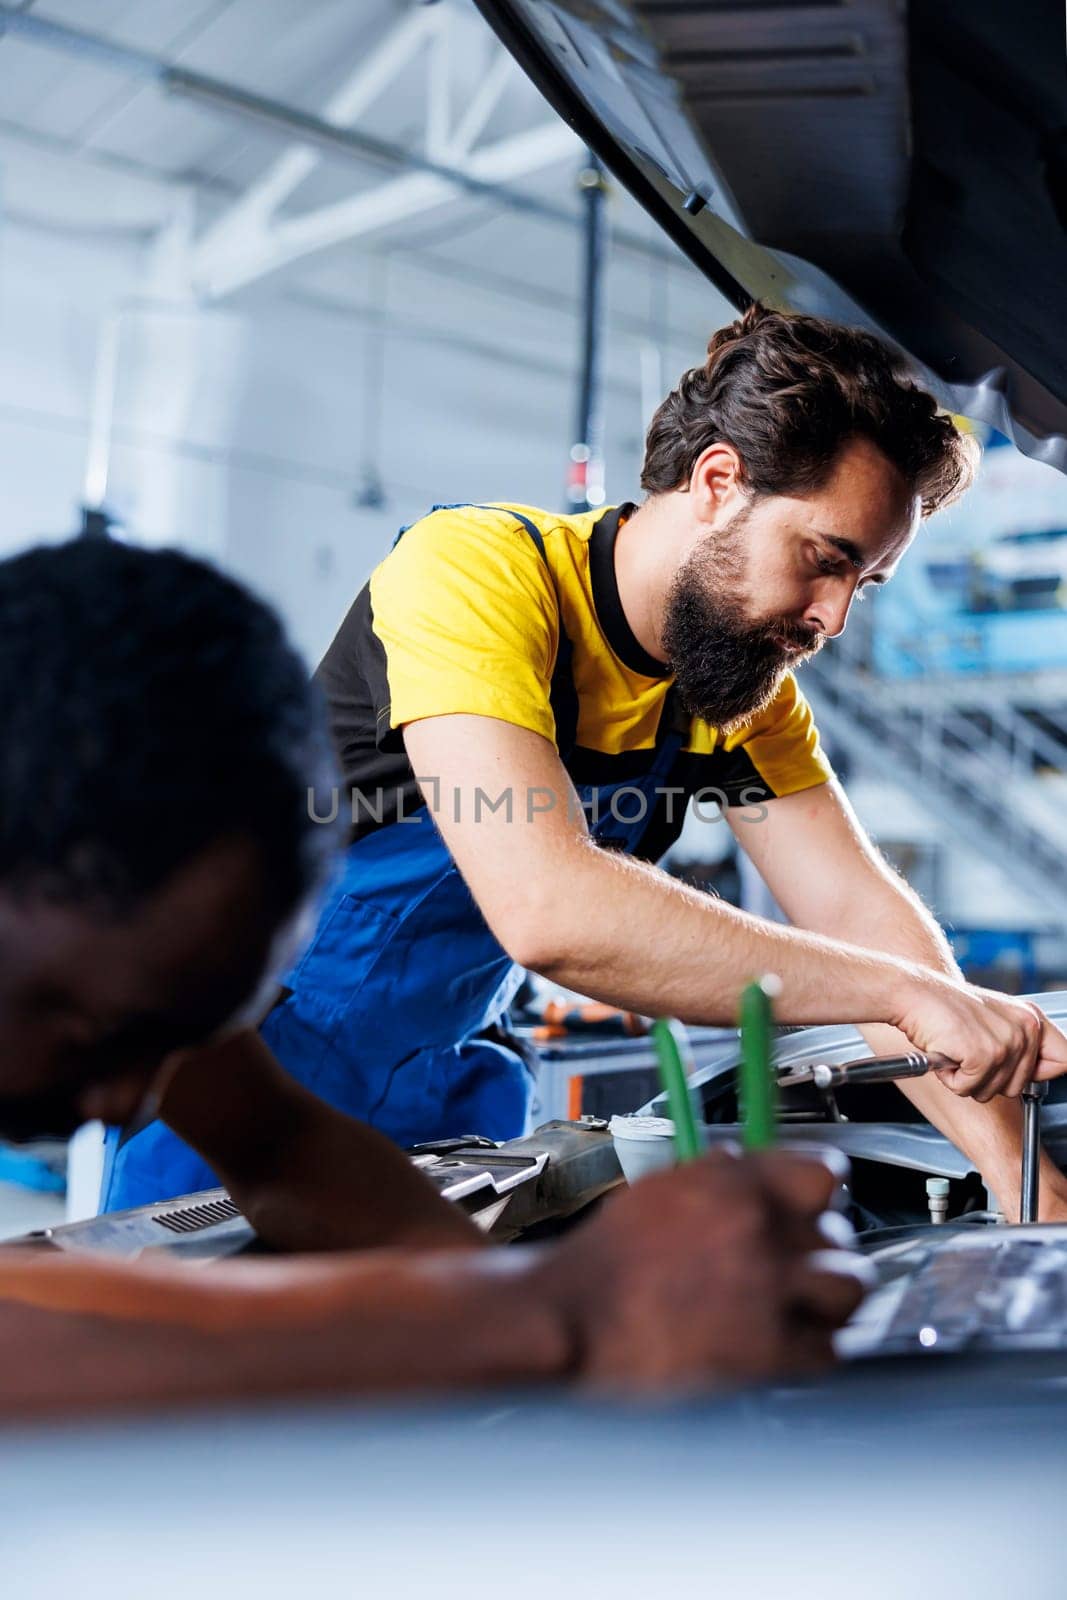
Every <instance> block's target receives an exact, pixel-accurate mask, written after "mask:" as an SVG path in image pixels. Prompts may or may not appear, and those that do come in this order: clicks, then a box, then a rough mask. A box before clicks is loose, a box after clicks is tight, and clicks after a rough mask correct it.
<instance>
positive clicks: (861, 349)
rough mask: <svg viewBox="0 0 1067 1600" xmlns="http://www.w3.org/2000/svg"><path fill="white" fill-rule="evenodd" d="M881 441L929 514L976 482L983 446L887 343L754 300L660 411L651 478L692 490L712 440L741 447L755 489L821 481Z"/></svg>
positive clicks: (646, 485)
mask: <svg viewBox="0 0 1067 1600" xmlns="http://www.w3.org/2000/svg"><path fill="white" fill-rule="evenodd" d="M854 438H865V439H869V440H871V441H872V443H874V444H876V445H877V446H878V448H879V449H880V450H881V451H882V452H883V454H884V455H886V456H887V457H888V459H889V460H890V461H891V462H892V463H893V465H894V466H895V467H897V468H898V470H899V471H900V472H901V473H902V474H903V476H904V478H905V480H906V482H907V483H909V484H910V485H912V487H913V489H914V491H915V493H916V494H917V495H919V497H920V499H921V502H922V514H923V516H924V517H925V516H929V515H930V514H931V513H932V512H934V511H939V510H940V509H941V508H942V507H943V506H947V505H950V504H951V503H952V501H953V500H956V499H958V497H959V496H960V495H961V494H963V493H964V491H965V490H966V489H967V488H969V486H970V484H971V482H972V480H973V478H974V473H975V468H976V465H977V458H978V448H977V444H976V442H975V440H974V439H973V438H972V437H970V436H968V435H965V434H962V433H961V432H960V431H959V429H958V428H957V427H956V425H955V423H954V422H953V420H952V418H951V417H950V416H948V415H947V414H946V413H945V412H943V411H939V410H938V408H937V402H936V401H935V400H934V397H933V395H931V394H929V393H928V392H927V391H926V390H925V389H923V388H922V387H921V386H920V385H919V384H918V383H917V382H916V381H915V376H914V374H912V373H910V372H909V371H908V369H907V368H906V367H905V366H904V364H903V363H902V362H901V360H900V359H899V357H898V356H897V355H896V354H895V352H894V351H893V350H891V349H890V348H889V346H888V345H886V344H884V343H883V342H882V341H881V340H880V339H877V338H875V336H874V335H873V334H870V333H866V332H864V331H863V330H862V329H860V328H846V327H843V326H841V325H840V324H838V323H834V322H827V321H825V320H824V319H823V318H821V317H806V316H795V315H790V314H787V313H785V312H780V311H770V310H768V309H767V308H766V307H765V306H762V305H760V304H759V303H758V302H756V303H755V304H754V305H752V306H750V307H749V309H748V310H747V311H746V312H745V313H744V315H743V316H742V317H740V318H739V320H738V321H737V322H734V323H731V324H730V326H729V327H727V328H721V329H720V330H719V332H718V333H716V334H713V336H712V338H711V342H710V343H709V345H708V359H707V361H706V362H705V363H704V365H703V366H702V367H692V368H691V369H690V370H689V371H688V372H686V373H684V374H683V376H682V378H681V381H680V382H679V384H678V387H677V389H675V390H674V392H673V394H669V395H668V396H667V398H666V400H664V402H663V404H662V405H661V406H660V407H659V409H658V411H657V412H656V414H655V416H654V417H653V418H652V423H651V426H650V427H649V430H648V437H647V440H646V443H645V461H644V466H643V467H642V470H641V486H642V488H643V489H645V490H646V491H647V492H648V493H649V494H664V493H666V492H667V491H669V490H672V489H682V488H684V487H685V486H686V485H687V484H688V482H689V479H690V476H691V474H692V471H693V467H694V466H695V465H696V462H697V460H698V458H699V457H700V455H701V454H702V453H703V452H704V451H705V450H706V449H707V448H708V446H709V445H712V444H716V443H720V442H724V443H727V444H731V445H733V447H734V449H735V450H736V451H737V453H738V455H739V456H740V458H741V463H742V467H743V471H744V477H745V482H746V485H747V487H748V488H750V489H751V490H752V492H753V493H755V494H757V495H763V494H795V493H803V492H805V491H808V490H811V489H817V488H818V487H819V486H820V484H822V483H824V482H825V480H826V478H827V477H828V476H829V473H830V471H831V470H832V467H833V464H834V461H835V459H836V458H837V455H838V452H839V451H840V449H841V447H842V446H843V445H844V444H846V443H847V442H848V441H849V440H850V439H854Z"/></svg>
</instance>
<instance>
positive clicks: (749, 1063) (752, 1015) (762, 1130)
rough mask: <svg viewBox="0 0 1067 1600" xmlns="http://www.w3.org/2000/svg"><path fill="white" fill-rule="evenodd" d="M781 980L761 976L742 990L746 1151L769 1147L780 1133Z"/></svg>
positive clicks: (742, 1113) (741, 1082)
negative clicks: (776, 1057) (777, 1043)
mask: <svg viewBox="0 0 1067 1600" xmlns="http://www.w3.org/2000/svg"><path fill="white" fill-rule="evenodd" d="M777 988H778V985H777V980H775V979H773V978H771V979H768V978H763V979H760V980H759V981H758V982H756V983H749V984H746V985H745V987H744V989H742V991H741V1075H740V1084H739V1088H740V1100H741V1123H742V1129H741V1143H742V1144H743V1145H744V1148H745V1149H746V1150H769V1149H770V1147H771V1146H772V1145H773V1144H774V1141H775V1137H776V1135H777V1132H778V1105H777V1088H778V1086H777V1084H776V1083H775V1079H774V1063H773V1049H774V1018H773V1015H772V1011H771V997H772V995H774V994H775V993H777Z"/></svg>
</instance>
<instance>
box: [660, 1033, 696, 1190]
mask: <svg viewBox="0 0 1067 1600" xmlns="http://www.w3.org/2000/svg"><path fill="white" fill-rule="evenodd" d="M652 1042H653V1044H654V1045H655V1047H656V1059H657V1061H658V1062H659V1079H660V1083H661V1084H662V1085H663V1092H664V1094H665V1095H666V1096H667V1106H668V1109H669V1111H670V1114H671V1121H672V1122H673V1123H674V1150H675V1154H676V1155H677V1157H678V1160H679V1161H695V1160H696V1159H697V1157H698V1156H699V1155H700V1154H701V1153H702V1152H703V1148H704V1146H703V1143H702V1141H701V1137H700V1132H699V1129H698V1128H697V1120H696V1117H695V1116H694V1115H693V1101H692V1098H691V1096H690V1093H689V1079H688V1076H687V1074H686V1070H685V1057H686V1055H688V1053H689V1046H688V1041H687V1039H686V1036H685V1030H684V1029H683V1027H682V1025H681V1023H680V1022H673V1021H671V1019H670V1018H669V1017H657V1019H656V1021H655V1022H654V1023H653V1024H652Z"/></svg>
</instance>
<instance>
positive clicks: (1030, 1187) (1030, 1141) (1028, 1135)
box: [1019, 1083, 1048, 1222]
mask: <svg viewBox="0 0 1067 1600" xmlns="http://www.w3.org/2000/svg"><path fill="white" fill-rule="evenodd" d="M1047 1094H1048V1084H1047V1083H1030V1084H1027V1086H1026V1088H1025V1089H1024V1090H1023V1093H1022V1102H1023V1170H1022V1180H1021V1183H1020V1195H1019V1221H1020V1222H1036V1221H1037V1204H1038V1190H1039V1182H1040V1173H1041V1102H1042V1101H1043V1100H1044V1098H1045V1096H1046V1095H1047Z"/></svg>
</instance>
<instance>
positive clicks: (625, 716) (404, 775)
mask: <svg viewBox="0 0 1067 1600" xmlns="http://www.w3.org/2000/svg"><path fill="white" fill-rule="evenodd" d="M631 510H632V508H631V507H628V506H622V507H616V508H613V509H612V510H608V511H592V512H585V513H582V514H580V515H573V516H570V515H568V516H564V515H559V514H556V513H552V512H545V511H540V510H537V509H535V508H533V507H529V506H491V507H484V506H461V507H454V508H452V507H444V508H441V509H439V510H436V511H434V512H432V513H431V514H430V515H429V516H427V517H423V518H422V520H421V521H419V522H416V523H414V524H413V525H412V526H411V527H410V528H409V529H408V530H407V531H406V532H405V533H404V535H403V537H402V538H401V539H400V540H399V541H398V543H397V544H396V545H395V546H394V547H393V549H392V551H391V552H390V553H389V555H388V556H386V558H385V560H384V561H382V562H381V564H380V565H379V566H378V567H377V568H376V569H375V571H374V573H373V574H372V576H371V579H370V582H369V584H368V585H367V586H366V587H365V589H364V590H363V591H362V593H361V594H360V595H359V596H358V598H357V599H356V601H355V603H354V605H353V607H352V609H351V611H350V612H349V614H348V616H347V617H346V618H345V621H344V622H343V623H342V625H341V628H340V630H339V632H338V634H337V637H336V638H335V640H334V642H333V644H332V645H331V646H330V649H329V651H328V652H327V654H326V656H325V658H324V660H323V663H322V666H321V667H320V669H319V679H320V682H321V683H322V685H323V687H324V689H325V691H326V694H327V697H328V700H329V703H330V711H331V720H332V725H333V732H334V738H335V742H336V745H337V751H338V755H339V758H340V761H341V766H342V770H343V772H344V776H345V780H346V785H347V786H349V787H351V788H352V789H354V790H356V789H358V790H359V791H360V792H361V794H362V796H363V797H365V798H366V800H367V804H366V805H362V806H360V807H358V808H357V807H355V806H354V807H353V812H354V813H356V812H357V810H358V812H359V814H358V815H355V816H354V830H353V831H354V833H355V834H357V835H358V834H361V833H365V832H367V831H369V830H370V829H371V828H373V827H376V826H379V825H382V824H384V823H386V822H389V821H393V820H395V818H396V816H397V814H398V810H399V808H400V807H401V806H402V807H403V810H404V813H405V814H407V815H410V814H411V812H412V811H413V810H414V809H415V807H416V806H417V804H418V801H417V798H416V787H415V784H414V779H413V776H412V774H411V769H410V766H409V765H408V763H407V758H406V755H405V753H404V746H403V740H402V737H401V730H402V729H403V727H404V725H405V724H406V723H409V722H415V721H418V720H420V719H422V718H423V717H436V716H447V715H449V714H452V713H460V712H465V713H470V714H474V715H477V716H486V717H496V718H499V719H500V720H502V721H505V722H511V723H514V724H516V725H517V726H518V727H522V728H529V729H531V730H532V731H533V732H534V733H539V734H541V735H542V736H543V737H544V738H546V739H550V740H553V741H556V742H557V743H560V744H561V746H562V748H561V752H560V753H561V755H562V757H563V760H564V764H565V766H566V767H567V769H568V771H569V772H570V774H571V777H572V778H573V779H574V781H575V783H576V784H578V785H583V786H584V785H597V786H601V785H602V786H614V785H617V784H620V783H626V782H627V781H628V780H632V779H636V778H637V777H639V776H640V775H641V774H642V773H643V772H647V770H648V767H649V765H650V763H651V761H652V760H653V759H654V758H655V750H656V744H657V738H658V736H659V735H660V732H661V723H662V720H663V718H664V710H665V706H667V707H668V710H667V716H668V717H676V716H677V715H678V712H677V708H676V707H675V706H674V704H673V701H671V702H668V691H669V689H670V686H671V683H672V677H671V675H670V673H669V671H668V670H667V669H666V668H665V667H664V666H663V665H662V664H661V663H660V662H657V661H656V660H654V659H653V658H652V657H651V656H649V655H648V654H647V652H646V651H645V650H644V649H643V647H642V646H641V644H640V643H639V641H638V640H637V639H636V638H635V636H634V634H633V632H632V630H631V628H630V626H629V624H628V622H627V620H626V616H625V613H624V611H623V609H622V605H621V602H620V599H619V593H618V587H617V584H616V580H615V565H614V548H615V538H616V535H617V533H618V529H619V526H620V524H621V522H622V520H623V518H624V517H625V516H626V515H628V514H629V512H630V511H631ZM521 518H525V519H526V522H527V523H528V524H530V525H531V527H532V528H533V529H534V530H535V531H536V532H537V533H538V534H539V536H540V539H539V543H538V542H535V539H534V537H533V536H532V534H531V532H530V531H528V528H527V527H526V526H525V525H524V522H523V521H522V520H520V519H521ZM539 544H540V548H539ZM561 651H562V652H563V653H564V668H565V670H561V672H560V673H557V674H556V678H557V681H556V683H555V684H554V683H553V675H554V673H555V672H556V668H557V663H559V661H560V653H561ZM563 680H565V681H563ZM561 699H562V700H564V701H565V702H566V706H567V715H568V717H569V718H570V719H571V721H572V723H573V726H572V728H570V729H568V730H567V738H566V741H565V742H564V740H563V739H561V738H560V737H559V735H560V733H561V730H559V729H557V724H556V712H557V711H558V710H559V705H560V702H561ZM554 702H555V704H554ZM684 721H685V736H684V738H683V741H682V749H681V751H680V752H679V754H678V755H677V757H676V761H675V764H674V767H673V769H672V772H671V774H670V779H669V783H670V785H671V786H678V787H681V788H682V789H684V791H685V795H686V796H688V795H690V794H692V793H695V792H697V791H701V790H709V791H711V796H712V797H714V798H718V799H721V803H723V804H727V805H756V804H759V803H761V802H762V801H765V800H769V799H773V798H775V797H776V796H779V795H785V794H792V793H794V792H795V791H797V790H801V789H807V788H812V787H814V786H815V785H817V784H821V783H825V782H826V780H827V778H828V777H829V776H830V775H831V769H830V766H829V763H828V762H827V760H826V757H825V756H824V755H823V753H822V750H821V749H820V745H819V737H818V733H817V731H816V728H815V725H814V722H813V719H812V715H811V711H810V709H809V707H808V704H807V701H806V700H805V699H804V697H803V695H802V694H801V693H800V691H799V689H798V688H797V685H796V681H795V679H794V678H793V677H792V675H789V676H787V677H786V678H785V680H784V681H783V683H782V686H781V688H780V690H779V692H778V694H777V696H776V698H775V699H774V701H773V702H772V704H771V705H770V706H768V707H767V708H766V710H764V711H762V712H761V713H759V715H758V716H756V717H754V718H753V719H752V721H751V722H749V723H748V724H746V725H745V726H744V727H742V728H740V729H738V730H735V731H734V732H732V733H731V734H729V735H728V736H725V737H724V736H723V735H722V733H721V732H720V731H719V730H718V729H716V728H714V727H711V726H710V725H709V724H708V723H706V722H704V721H702V720H701V719H699V718H686V719H684ZM383 793H384V794H387V795H388V796H389V798H387V799H386V801H385V803H384V805H383V804H382V802H381V798H380V797H381V796H382V794H383ZM375 795H376V796H378V797H379V798H378V801H377V804H375V803H374V800H373V796H375ZM666 809H668V810H669V811H670V818H671V820H670V822H669V823H668V822H666V819H665V818H664V817H663V816H658V817H657V816H653V817H652V819H651V821H650V824H649V827H648V829H647V830H646V834H645V837H644V838H643V839H642V842H641V846H640V850H639V853H640V854H641V855H642V856H646V857H648V858H650V859H655V858H656V857H658V856H659V855H661V854H662V853H663V850H664V849H666V847H667V845H668V844H669V843H670V842H671V839H672V837H674V836H677V833H678V831H679V829H680V827H681V820H682V813H683V812H684V805H682V804H680V803H679V801H678V798H677V796H676V797H675V799H674V800H673V801H672V802H671V804H670V806H669V808H666Z"/></svg>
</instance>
